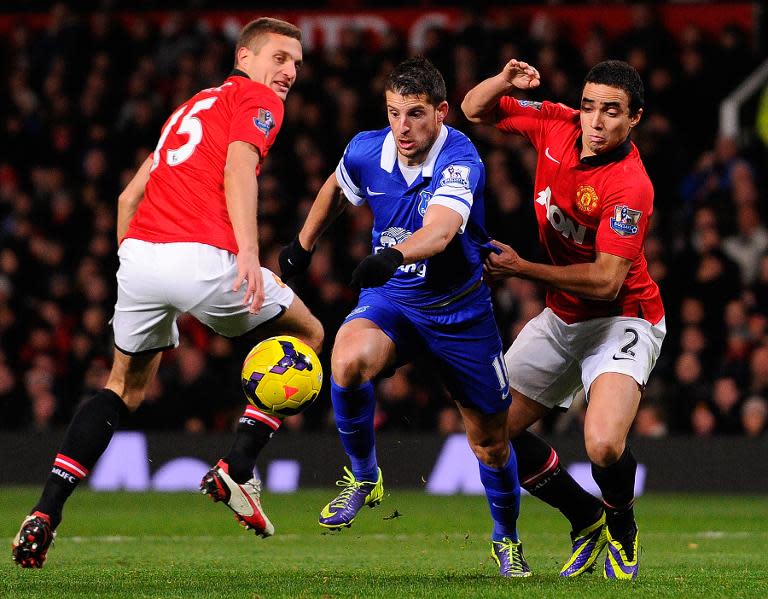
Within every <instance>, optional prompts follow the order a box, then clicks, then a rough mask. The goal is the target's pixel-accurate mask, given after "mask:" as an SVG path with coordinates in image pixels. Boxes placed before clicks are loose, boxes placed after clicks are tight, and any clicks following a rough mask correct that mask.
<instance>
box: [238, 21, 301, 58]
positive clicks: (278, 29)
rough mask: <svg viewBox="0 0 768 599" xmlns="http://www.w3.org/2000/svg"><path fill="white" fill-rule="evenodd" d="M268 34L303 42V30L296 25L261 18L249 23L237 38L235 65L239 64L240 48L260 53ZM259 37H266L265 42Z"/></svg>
mask: <svg viewBox="0 0 768 599" xmlns="http://www.w3.org/2000/svg"><path fill="white" fill-rule="evenodd" d="M267 33H276V34H278V35H284V36H286V37H292V38H293V39H296V40H299V42H301V29H299V28H298V27H296V25H293V24H291V23H289V22H288V21H281V20H280V19H273V18H271V17H261V18H260V19H255V20H253V21H251V22H250V23H248V24H247V25H246V26H245V27H243V30H242V31H241V32H240V37H238V38H237V44H235V64H237V51H238V50H239V49H240V48H248V49H250V50H251V51H252V52H258V51H259V50H260V49H261V46H262V45H263V44H265V43H266V34H267ZM259 37H264V40H263V41H262V40H259V39H258V38H259Z"/></svg>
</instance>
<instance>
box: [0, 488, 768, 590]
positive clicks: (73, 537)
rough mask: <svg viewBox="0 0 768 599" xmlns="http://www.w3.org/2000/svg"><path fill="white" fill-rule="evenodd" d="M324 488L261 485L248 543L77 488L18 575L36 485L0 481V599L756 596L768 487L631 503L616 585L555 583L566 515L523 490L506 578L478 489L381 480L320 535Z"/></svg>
mask: <svg viewBox="0 0 768 599" xmlns="http://www.w3.org/2000/svg"><path fill="white" fill-rule="evenodd" d="M334 492H335V489H330V488H329V489H326V490H323V491H302V492H301V493H297V494H294V495H271V494H267V495H266V496H265V500H264V501H265V508H266V509H267V510H268V513H269V514H270V516H271V518H272V520H273V521H274V523H275V527H276V529H277V532H276V536H275V537H273V538H270V539H261V538H257V537H255V536H254V535H253V534H250V533H247V532H245V531H244V530H243V529H241V528H240V527H239V526H237V524H236V523H235V521H234V519H233V517H232V515H231V513H230V512H229V510H228V509H226V508H224V507H223V506H221V505H216V504H213V503H211V502H210V501H209V500H208V499H206V498H204V497H201V496H198V495H195V494H192V493H188V494H153V493H152V494H150V493H147V494H145V493H105V494H97V493H91V492H88V491H79V492H78V493H77V494H76V495H75V496H74V497H73V499H72V500H71V501H70V504H69V505H68V507H67V510H66V512H65V520H64V523H63V524H62V525H61V526H60V528H59V539H58V540H57V541H56V544H55V546H54V547H53V548H52V549H51V550H50V551H49V553H48V561H47V563H46V566H45V568H44V569H42V570H22V569H21V568H18V567H16V566H15V565H14V564H13V563H12V562H11V559H10V541H11V539H12V537H13V535H14V534H15V533H16V530H17V529H18V526H19V523H20V521H21V519H22V517H23V516H24V515H25V513H26V510H27V509H28V508H29V506H31V504H32V503H33V502H34V500H35V498H36V496H37V490H36V489H35V490H33V489H18V488H7V487H6V488H0V536H2V537H3V538H5V539H6V543H7V544H6V545H5V547H6V549H5V551H6V558H5V559H4V560H2V562H0V563H2V564H3V566H2V567H0V597H25V598H26V597H47V598H50V597H55V598H67V597H131V598H134V597H163V598H167V597H247V598H257V597H259V598H261V597H263V598H268V597H386V598H399V597H430V598H431V599H436V598H439V597H452V598H453V597H502V596H504V597H536V598H539V597H568V598H578V597H603V598H606V597H608V598H613V597H643V598H647V597H695V598H697V599H698V598H701V597H729V598H730V597H761V598H765V597H768V557H767V556H768V497H733V496H730V497H729V496H687V495H663V496H662V495H656V496H653V495H652V496H645V497H642V498H640V500H639V501H638V504H637V510H636V511H637V515H638V519H639V523H640V540H641V545H642V549H641V569H640V578H639V579H638V580H637V581H635V582H634V583H622V582H609V581H604V580H602V578H601V577H600V575H599V574H598V573H594V574H591V575H585V576H583V577H581V578H579V579H574V580H561V579H560V578H559V577H558V576H557V573H558V570H559V567H560V565H561V562H562V561H563V560H564V559H565V558H566V555H567V552H568V548H569V547H568V534H567V533H568V524H567V522H566V521H565V519H563V518H562V516H560V515H559V513H557V512H554V511H553V510H552V509H550V508H549V507H547V506H545V505H544V504H542V503H540V502H538V501H536V500H535V499H532V498H530V497H526V498H524V499H523V505H522V517H521V521H520V530H521V535H522V539H523V542H524V545H525V553H526V557H527V559H528V562H529V564H530V565H531V568H532V569H533V572H534V575H533V576H532V577H531V578H528V579H524V580H519V579H517V580H516V579H502V578H500V577H499V576H498V575H497V570H496V566H495V564H494V563H493V562H492V561H491V558H490V556H489V542H488V533H489V530H490V520H489V516H488V511H487V506H486V504H485V499H484V498H482V497H465V496H454V497H431V496H428V495H425V494H423V493H419V492H414V491H397V490H395V491H392V492H388V493H387V495H386V497H385V501H384V502H383V503H382V505H380V506H379V507H377V508H376V509H374V510H369V509H367V508H366V509H364V511H363V512H362V513H361V514H360V516H359V517H358V519H357V521H355V523H354V525H353V527H352V528H350V529H345V530H343V531H341V532H337V533H329V532H324V531H323V530H322V529H321V528H320V527H319V526H317V524H316V519H317V515H318V511H319V509H320V508H321V507H322V505H324V503H325V502H326V501H328V500H329V499H330V498H331V496H332V495H333V493H334ZM393 516H395V517H393Z"/></svg>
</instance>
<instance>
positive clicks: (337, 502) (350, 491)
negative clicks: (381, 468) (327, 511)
mask: <svg viewBox="0 0 768 599" xmlns="http://www.w3.org/2000/svg"><path fill="white" fill-rule="evenodd" d="M344 472H346V474H345V475H344V476H343V477H342V478H341V480H337V481H336V486H337V487H344V490H343V491H342V492H341V493H339V494H338V495H337V496H336V499H334V500H333V501H332V502H331V507H344V506H345V504H346V503H347V502H348V501H349V500H350V499H351V498H352V495H354V493H355V491H357V490H359V489H361V488H362V487H363V485H370V484H371V483H369V482H367V481H359V480H357V479H356V478H355V475H354V474H352V471H351V470H350V469H349V468H347V467H346V466H344Z"/></svg>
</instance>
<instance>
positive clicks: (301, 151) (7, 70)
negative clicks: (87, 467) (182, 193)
mask: <svg viewBox="0 0 768 599" xmlns="http://www.w3.org/2000/svg"><path fill="white" fill-rule="evenodd" d="M632 14H633V26H632V27H631V28H630V29H628V30H627V31H625V32H623V33H622V34H621V35H608V34H607V33H606V32H605V31H603V30H601V29H600V28H599V27H594V28H593V29H591V30H590V31H589V32H588V35H587V37H586V41H585V42H584V43H582V44H580V45H578V46H575V45H574V44H573V43H572V41H571V36H570V35H569V33H568V31H567V29H566V26H565V25H566V24H564V23H559V22H557V21H555V20H554V19H552V18H550V17H548V16H547V14H546V13H545V12H542V13H541V14H540V15H538V16H536V17H534V18H533V19H532V20H530V21H528V22H525V23H520V22H512V21H511V20H509V21H507V20H505V19H503V18H501V19H495V20H494V21H493V22H490V21H488V20H486V19H484V18H483V15H482V14H472V13H467V14H466V16H465V18H464V21H463V25H462V26H461V27H460V28H459V29H458V30H457V31H446V30H441V29H433V30H431V31H430V32H429V33H428V35H427V38H426V40H427V45H426V47H425V48H424V50H423V52H424V54H425V55H426V56H427V57H429V58H430V59H431V60H432V61H433V62H434V63H435V64H436V65H437V66H438V67H439V68H440V69H441V71H442V72H443V74H444V75H445V78H446V81H447V84H448V89H449V95H450V98H449V102H450V104H451V112H450V116H449V124H451V125H452V126H455V127H457V128H459V129H461V130H462V131H464V132H466V133H467V134H468V135H469V136H470V137H471V138H472V139H473V140H474V141H475V143H476V145H477V146H478V149H479V150H480V153H481V155H482V156H483V159H484V161H485V164H486V167H487V174H488V189H487V193H486V198H487V203H488V229H489V231H490V232H491V233H492V234H493V236H494V237H496V238H497V239H500V240H502V241H505V242H507V243H510V244H511V245H513V246H514V247H515V248H516V249H517V250H518V251H519V252H520V253H521V254H522V255H523V256H524V257H527V258H531V259H536V258H541V256H540V250H539V249H538V242H537V232H536V225H535V221H534V218H533V207H532V201H531V199H532V195H533V188H532V184H533V177H534V170H535V165H536V156H535V153H534V150H533V149H532V148H531V146H530V145H529V144H528V143H527V142H525V141H524V140H523V139H520V138H516V137H514V136H509V135H503V134H500V133H498V132H496V131H494V130H492V129H489V128H474V127H472V126H470V125H469V124H468V123H467V122H466V120H464V119H463V117H462V115H461V112H460V109H459V104H460V102H461V100H462V98H463V96H464V94H465V93H466V91H467V90H468V89H470V88H471V87H472V86H473V85H474V84H476V83H477V82H478V81H479V80H481V79H483V78H484V77H487V76H490V75H492V74H495V73H496V72H498V70H499V69H500V68H501V66H502V65H503V64H504V63H505V62H506V61H507V60H508V59H509V58H511V57H520V58H523V59H525V60H527V61H529V62H531V63H532V64H534V65H535V66H536V67H537V68H538V69H539V71H540V72H541V75H542V86H541V88H540V89H538V90H536V91H535V92H534V93H533V95H531V96H530V97H531V98H533V99H549V100H553V101H559V102H564V103H566V104H568V105H571V106H578V103H579V94H580V90H581V85H582V80H583V77H584V75H585V74H586V72H587V70H588V69H589V68H590V67H591V66H592V65H594V64H595V63H597V62H599V61H600V60H603V59H605V58H621V59H624V60H627V61H629V62H630V63H631V64H632V65H634V66H635V67H636V68H637V69H638V70H639V71H640V73H641V75H642V77H643V80H644V82H645V85H646V112H645V116H644V118H643V120H642V122H641V124H640V126H639V127H638V128H637V129H636V132H635V133H634V134H633V140H634V141H635V143H636V144H637V145H638V146H639V148H640V151H641V154H642V156H643V159H644V162H645V165H646V168H647V170H648V172H649V174H650V176H651V179H652V181H653V182H654V186H655V191H656V200H655V202H656V203H655V207H656V208H655V214H654V219H653V230H652V232H651V234H650V235H649V237H648V240H647V244H646V255H647V258H648V262H649V265H650V269H651V273H652V275H653V277H654V278H655V280H656V281H657V282H658V283H659V285H660V287H661V289H662V295H663V298H664V302H665V305H666V310H667V328H668V331H669V333H668V336H667V339H666V341H665V344H664V348H663V350H662V354H661V358H660V360H659V362H658V364H657V366H656V369H655V371H654V373H653V375H652V378H651V380H650V381H649V384H648V386H647V389H646V393H645V397H644V400H643V403H642V404H641V408H640V412H639V414H638V417H637V420H636V422H635V425H634V433H635V434H637V435H646V436H653V437H662V436H665V435H673V434H695V435H700V436H707V435H713V434H746V435H750V436H759V435H761V434H766V433H765V431H766V421H768V402H767V398H768V316H767V315H768V254H767V253H766V250H767V249H768V230H767V229H766V225H765V216H766V214H765V202H762V201H761V198H762V197H763V195H764V194H765V192H766V181H765V179H764V178H763V177H764V175H763V173H762V172H761V171H764V169H760V165H761V164H765V161H766V150H765V148H764V147H763V146H762V145H760V142H759V141H757V140H750V139H747V140H746V142H744V141H742V142H741V143H739V141H737V140H733V139H727V138H721V137H718V136H717V124H718V104H719V102H720V101H721V100H722V99H723V98H724V97H725V96H726V95H727V94H728V93H729V92H730V91H731V90H733V88H734V87H735V86H736V85H738V83H739V82H740V81H741V80H743V78H744V77H745V76H746V75H748V74H749V73H750V72H751V71H752V70H753V69H754V68H755V67H756V66H757V64H759V62H760V60H761V59H762V58H764V57H762V56H760V55H758V53H757V52H756V51H755V49H754V40H752V39H751V37H750V35H749V32H746V31H743V30H741V29H739V28H738V27H736V26H733V25H730V24H728V23H725V24H724V25H723V27H722V29H721V30H720V32H719V33H718V34H717V35H707V34H705V33H704V32H702V31H701V30H699V29H697V28H696V27H695V26H693V25H691V26H688V27H686V28H685V29H683V30H681V31H675V32H670V31H667V30H665V29H664V28H663V27H662V26H661V25H660V24H659V21H658V20H657V19H656V18H655V16H654V13H653V12H652V10H651V9H648V8H647V7H642V6H640V7H636V9H635V10H633V13H632ZM49 16H50V18H49V22H48V25H47V27H45V28H44V29H42V30H35V29H30V28H29V27H27V26H25V25H24V22H23V20H20V21H19V24H18V26H16V27H14V28H13V31H12V32H11V33H10V35H7V36H5V38H4V39H2V40H0V55H1V56H3V60H2V63H0V114H1V115H2V121H0V429H5V430H8V429H10V430H35V431H46V430H48V429H51V428H55V427H59V426H63V425H65V424H66V423H67V422H68V420H69V418H70V416H71V414H72V412H73V410H74V409H75V408H76V407H77V405H78V403H79V402H80V401H81V400H82V399H83V398H86V397H88V396H89V395H90V394H92V393H93V392H94V391H95V390H97V389H99V388H100V387H101V386H102V385H103V384H104V381H105V377H106V375H107V373H108V371H109V365H110V360H111V355H112V351H113V346H112V339H111V327H110V325H109V319H110V318H111V315H112V310H113V306H114V302H115V280H114V275H115V271H116V269H117V259H116V239H115V217H116V199H117V196H118V193H119V192H120V190H121V188H122V187H123V186H124V185H125V184H126V182H127V181H128V180H129V179H130V177H131V176H132V174H133V172H134V170H135V169H136V168H137V167H138V165H139V164H140V163H141V162H142V161H143V160H144V159H145V158H146V156H147V155H148V154H149V153H150V152H151V151H152V150H153V149H154V146H155V144H156V142H157V138H158V135H159V131H160V128H161V127H162V124H163V122H164V120H165V119H166V118H167V117H168V116H169V115H170V113H171V112H172V110H173V109H174V107H176V106H178V105H179V104H180V103H182V102H183V101H185V100H186V99H187V98H189V97H190V96H191V95H193V94H194V93H195V92H196V91H198V90H199V89H201V88H204V87H210V86H214V85H218V84H220V82H221V81H222V80H223V79H224V78H225V77H226V76H227V74H228V73H229V71H230V70H231V67H232V60H233V39H232V37H231V36H229V37H228V35H227V33H229V32H221V31H214V30H210V29H208V28H206V27H203V26H202V25H201V24H200V23H199V22H197V21H195V20H192V19H189V18H188V17H186V16H185V15H184V14H182V13H169V15H168V18H167V19H166V20H165V22H163V23H162V24H159V25H157V24H154V23H153V22H152V21H151V20H149V19H148V18H145V17H144V16H142V15H141V14H140V13H139V14H137V15H136V16H135V18H132V19H130V20H129V21H119V20H117V19H115V18H113V17H112V15H110V14H109V13H107V12H94V13H90V14H88V15H75V14H73V13H72V12H71V11H70V9H68V8H67V5H66V4H64V3H59V4H55V5H54V6H53V8H52V9H51V11H50V15H49ZM408 55H409V49H408V48H407V46H406V44H405V43H404V41H403V39H402V37H401V36H400V35H398V33H396V32H394V31H393V32H391V33H389V34H388V35H387V36H385V38H384V39H383V40H382V42H381V45H380V47H379V48H378V50H377V51H376V52H372V51H371V49H370V39H368V37H367V36H366V35H364V34H362V33H360V32H358V31H355V30H352V29H347V30H344V31H343V32H342V33H341V36H340V44H339V46H338V47H336V48H334V49H332V50H325V51H322V50H317V51H314V52H312V53H307V54H305V65H304V67H303V69H302V70H301V72H300V74H299V79H298V82H297V84H296V85H295V87H294V89H293V90H292V91H291V93H290V94H289V96H288V99H287V102H286V107H285V108H286V110H285V122H284V125H283V130H282V131H281V133H280V136H279V138H278V141H277V143H276V145H275V146H274V148H273V150H272V152H271V153H270V156H269V158H268V160H267V162H266V165H265V169H264V171H263V172H262V175H261V177H260V180H259V212H260V216H259V218H260V238H261V239H260V240H261V244H262V248H263V249H262V258H263V263H264V264H265V265H266V266H268V267H270V268H272V269H273V270H275V271H276V272H279V270H278V266H277V254H278V252H279V250H280V248H281V246H282V245H283V244H285V243H287V242H289V241H290V240H291V239H292V238H293V236H294V235H295V234H296V232H297V230H298V228H299V226H300V224H301V223H302V222H303V219H304V216H305V215H306V213H307V211H308V209H309V206H310V204H311V202H312V200H313V198H314V196H315V193H316V192H317V190H318V189H319V188H320V186H321V185H322V183H323V182H324V180H325V179H326V178H327V176H328V175H329V174H330V173H331V172H332V171H333V169H334V168H335V166H336V163H337V161H338V159H339V158H340V156H341V153H342V152H343V150H344V147H345V145H346V142H347V141H348V140H349V139H350V138H351V137H352V136H353V135H354V134H355V133H356V132H357V131H360V130H365V129H377V128H381V127H383V126H385V125H386V117H385V114H384V110H383V82H384V79H385V77H386V75H387V73H388V72H389V71H390V69H391V68H392V67H393V66H394V65H395V64H396V63H397V62H398V61H400V60H401V59H403V58H406V57H407V56H408ZM370 228H371V219H370V215H369V213H368V211H367V209H365V208H360V209H355V208H353V207H350V208H349V209H348V210H347V211H346V212H345V214H344V215H342V217H341V218H340V219H339V221H338V222H337V224H336V225H334V227H333V228H332V229H331V231H330V232H329V234H328V235H326V237H325V238H324V240H323V241H322V242H321V243H320V245H319V247H318V249H317V251H316V252H315V255H314V259H313V262H312V266H311V268H310V271H309V273H308V275H307V276H306V277H304V278H302V279H301V280H299V281H297V282H296V288H297V290H298V292H299V293H300V295H301V296H302V297H303V298H304V300H305V301H306V302H307V304H308V305H309V306H310V308H311V309H312V310H313V312H314V313H315V314H317V316H318V317H319V318H320V319H321V321H322V322H323V323H324V325H325V327H326V339H327V342H326V345H327V347H326V352H325V355H324V357H323V360H324V362H325V366H326V371H327V373H328V374H329V373H330V372H329V369H328V353H329V351H330V344H331V342H332V340H333V337H334V334H335V332H336V330H337V329H338V327H339V325H340V323H341V321H342V320H343V318H344V316H345V315H346V314H347V313H348V311H349V310H350V309H351V307H352V306H353V305H354V303H355V299H356V294H355V292H354V291H353V290H352V289H350V288H349V287H348V285H347V282H348V280H349V276H350V273H351V271H352V269H353V268H354V266H355V265H356V264H357V262H358V261H359V260H360V259H362V258H363V257H364V256H365V255H367V254H368V253H369V252H370ZM495 301H496V306H497V317H498V321H499V325H500V328H501V331H502V336H503V338H504V340H505V344H508V343H509V342H511V340H512V339H514V337H515V335H516V334H517V332H518V331H519V330H520V328H521V327H522V326H523V325H524V324H525V323H526V322H527V320H528V319H530V318H531V317H532V316H534V315H536V314H537V313H538V312H539V311H540V310H541V309H542V307H543V293H542V289H540V288H538V287H537V286H535V285H533V284H531V283H529V282H526V281H521V280H516V279H511V280H508V281H507V282H506V283H505V284H503V285H502V286H500V287H498V288H496V289H495ZM180 329H181V345H180V347H179V348H178V349H176V350H175V351H171V352H167V353H166V355H165V357H164V359H163V362H162V365H161V368H160V372H159V375H158V377H157V378H156V381H155V382H154V384H153V386H152V388H151V390H150V394H149V400H148V401H147V403H146V405H144V406H142V407H141V408H140V409H139V410H138V411H137V412H136V413H135V414H133V415H132V417H131V419H130V421H129V422H128V423H127V424H126V426H129V427H135V428H183V429H186V430H188V431H190V432H200V431H206V430H224V429H229V428H231V427H232V426H233V423H234V422H235V421H236V418H237V416H238V415H239V413H240V412H241V410H242V407H243V403H244V400H243V396H242V393H241V391H240V389H239V369H240V364H241V360H242V358H243V356H244V355H245V353H246V352H247V349H248V347H249V342H248V341H247V340H234V341H231V340H226V339H223V338H221V337H217V336H216V335H214V334H212V333H211V332H210V331H209V330H207V329H206V328H205V327H203V326H202V325H200V324H198V323H197V322H195V321H194V320H192V319H189V318H183V319H182V320H181V322H180ZM431 372H432V370H431V369H430V367H429V365H428V364H423V363H416V364H414V365H411V366H407V367H404V368H401V369H399V370H398V371H397V372H396V374H395V375H394V376H392V377H391V378H389V379H386V380H383V381H381V383H380V384H379V386H378V390H377V393H378V400H379V403H378V412H377V414H378V415H377V419H376V425H377V427H379V428H380V429H400V430H404V429H408V430H438V431H440V432H442V433H445V434H447V433H451V432H456V431H458V430H460V429H459V427H460V426H461V425H460V419H459V418H458V416H457V413H456V410H455V409H454V408H453V407H452V405H451V403H450V401H449V396H448V394H447V392H446V391H445V389H444V388H443V387H442V386H441V385H440V383H439V381H435V380H434V379H433V377H432V375H431ZM582 413H583V412H582V411H581V410H579V409H578V406H577V408H576V409H572V410H571V411H570V412H568V413H567V414H565V415H555V416H552V417H551V418H549V419H547V420H546V421H545V422H544V423H543V428H544V432H564V433H567V432H571V431H573V430H576V429H578V428H579V427H580V426H581V416H582ZM286 424H287V427H288V428H290V429H305V430H307V429H308V430H326V429H327V430H331V428H332V415H331V414H330V402H329V400H328V397H327V390H326V392H325V394H324V395H323V396H321V398H320V399H319V400H318V401H317V402H316V403H315V405H313V406H312V407H311V408H310V409H309V410H308V411H307V412H305V413H304V414H301V415H299V416H296V417H293V418H291V419H289V420H288V421H287V422H286Z"/></svg>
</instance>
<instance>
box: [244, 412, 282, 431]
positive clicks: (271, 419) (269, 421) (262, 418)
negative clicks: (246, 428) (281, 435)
mask: <svg viewBox="0 0 768 599" xmlns="http://www.w3.org/2000/svg"><path fill="white" fill-rule="evenodd" d="M243 416H245V417H246V418H253V419H254V420H258V421H259V422H263V423H264V424H266V425H267V426H268V427H269V428H271V429H272V430H273V431H276V430H277V429H279V428H280V425H281V424H282V421H281V420H280V419H279V418H277V417H276V416H270V415H268V414H265V413H264V412H262V411H261V410H259V409H258V408H256V407H254V406H248V407H246V408H245V412H243Z"/></svg>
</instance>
